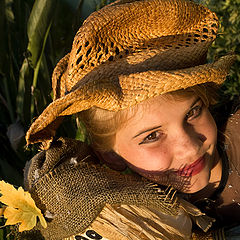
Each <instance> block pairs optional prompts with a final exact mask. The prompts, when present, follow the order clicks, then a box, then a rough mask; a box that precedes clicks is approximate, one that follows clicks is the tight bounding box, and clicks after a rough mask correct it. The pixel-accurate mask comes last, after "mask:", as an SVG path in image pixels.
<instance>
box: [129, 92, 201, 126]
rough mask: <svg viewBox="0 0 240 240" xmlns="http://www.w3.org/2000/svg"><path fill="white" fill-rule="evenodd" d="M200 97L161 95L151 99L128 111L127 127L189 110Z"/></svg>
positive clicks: (192, 95)
mask: <svg viewBox="0 0 240 240" xmlns="http://www.w3.org/2000/svg"><path fill="white" fill-rule="evenodd" d="M197 98H198V96H197V95H194V94H191V95H189V96H184V97H179V96H174V95H170V94H169V95H167V94H165V95H160V96H157V97H153V98H150V99H148V100H146V101H143V102H142V103H139V104H138V105H136V106H134V107H132V108H131V109H128V111H127V116H128V118H127V121H126V124H127V125H134V124H136V123H139V122H141V121H143V120H145V119H148V120H149V121H150V120H151V118H153V117H155V116H158V117H160V118H161V116H162V117H163V116H167V115H168V114H170V112H172V111H173V109H174V111H177V110H179V112H180V111H181V110H183V111H184V110H185V111H186V110H187V109H188V108H190V106H191V104H192V103H193V102H194V100H195V99H197ZM125 126H126V125H125Z"/></svg>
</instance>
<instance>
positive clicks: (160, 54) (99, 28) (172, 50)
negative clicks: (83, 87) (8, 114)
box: [55, 0, 218, 98]
mask: <svg viewBox="0 0 240 240" xmlns="http://www.w3.org/2000/svg"><path fill="white" fill-rule="evenodd" d="M217 28H218V20H217V17H216V15H215V14H214V13H212V12H211V11H210V10H209V9H207V8H205V7H203V6H202V5H198V4H196V3H193V2H190V1H183V0H178V1H176V0H142V1H117V2H116V3H114V4H111V5H110V6H106V7H105V8H103V9H101V10H99V11H97V12H94V13H93V14H92V15H90V16H89V17H88V18H87V20H86V21H85V22H84V24H83V25H82V27H81V28H80V29H79V31H78V32H77V34H76V36H75V39H74V42H73V46H72V51H71V53H70V57H69V60H68V66H67V69H64V71H66V72H65V74H64V84H62V85H63V86H61V88H62V89H61V94H57V93H55V95H59V96H63V95H65V93H66V92H69V91H71V89H72V88H73V86H74V85H76V84H77V83H78V82H79V81H80V80H81V79H82V78H83V77H84V76H85V75H86V74H87V73H89V72H91V71H92V70H93V69H94V68H96V67H98V66H100V65H101V64H103V63H105V62H112V61H116V60H118V59H121V58H123V59H125V60H126V58H127V59H128V62H129V61H130V62H132V61H133V62H132V63H136V62H141V61H145V60H146V58H151V59H152V60H148V62H147V65H148V67H149V68H150V69H153V68H156V69H164V70H169V69H178V68H184V67H191V66H195V65H199V64H201V63H203V62H204V61H205V57H206V52H207V49H208V47H209V45H210V44H211V43H212V41H213V40H214V39H215V37H216V33H217ZM131 56H132V57H131ZM122 61H123V60H122ZM56 70H58V67H56ZM56 70H55V71H56ZM60 70H62V69H60ZM61 75H62V74H61ZM61 81H63V80H61ZM58 82H59V81H58ZM56 98H58V97H56Z"/></svg>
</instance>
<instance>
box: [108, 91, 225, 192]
mask: <svg viewBox="0 0 240 240" xmlns="http://www.w3.org/2000/svg"><path fill="white" fill-rule="evenodd" d="M216 141H217V128H216V124H215V121H214V119H213V118H212V115H211V114H210V112H209V110H208V108H207V107H206V106H205V105H204V103H203V102H202V100H201V99H200V98H199V97H196V96H192V97H188V98H184V99H181V100H179V99H178V100H174V99H172V98H171V99H169V98H167V99H166V98H164V97H162V96H159V97H155V98H152V99H150V100H148V101H147V102H144V103H141V104H139V106H138V108H137V111H136V113H135V114H134V115H133V117H131V118H130V119H129V120H128V121H127V123H126V124H125V125H124V126H123V127H122V128H121V129H120V130H118V132H117V134H116V139H115V144H114V148H113V149H114V151H115V152H116V153H118V154H119V155H120V156H121V157H123V158H124V159H125V160H126V161H127V162H128V163H129V165H130V167H131V166H134V167H135V168H134V170H135V171H137V172H139V174H141V175H143V176H144V171H146V172H147V173H149V172H150V173H151V172H153V173H156V174H158V173H162V172H164V171H166V170H173V173H174V174H176V175H185V176H187V177H189V179H190V182H189V183H188V186H187V189H185V190H184V191H185V192H187V193H194V192H197V191H199V190H201V189H203V188H204V187H206V186H207V185H208V184H209V183H217V182H219V180H220V178H221V161H220V160H219V158H218V154H217V151H216ZM150 179H151V177H150ZM173 185H174V184H173Z"/></svg>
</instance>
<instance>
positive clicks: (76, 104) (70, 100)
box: [26, 54, 236, 144]
mask: <svg viewBox="0 0 240 240" xmlns="http://www.w3.org/2000/svg"><path fill="white" fill-rule="evenodd" d="M235 58H236V56H235V55H233V54H229V55H226V56H223V57H221V58H219V59H218V60H217V61H215V62H214V63H208V64H203V65H199V66H195V67H191V68H185V69H179V70H169V71H159V70H152V71H151V70H149V71H146V72H136V73H132V74H126V75H124V74H121V75H118V76H116V75H115V76H112V77H110V79H109V78H105V77H104V78H103V79H101V76H100V78H99V79H98V80H97V81H96V80H94V81H91V75H90V76H86V78H83V79H82V80H81V81H80V82H81V83H82V84H81V83H80V84H79V85H78V86H77V87H76V88H74V89H73V90H72V91H71V92H69V93H68V94H67V95H65V96H63V97H61V98H59V99H57V100H55V101H53V102H52V103H51V104H50V105H49V106H48V107H47V108H46V109H45V110H44V111H43V113H42V114H41V115H40V116H39V117H38V118H37V119H36V120H35V122H34V123H33V124H32V126H31V127H30V129H29V130H28V132H27V134H26V141H27V144H32V143H36V142H45V143H49V142H51V140H52V138H53V136H54V135H55V131H56V129H57V128H58V126H59V124H60V123H61V120H62V117H63V116H66V115H72V114H75V113H78V112H80V111H83V110H86V109H89V108H91V107H93V106H96V107H99V108H102V109H106V110H110V111H119V110H122V109H125V108H128V107H131V106H134V105H136V104H138V103H140V102H142V101H144V100H146V99H148V98H151V97H155V96H159V95H161V94H164V93H168V92H172V91H176V90H179V89H186V88H188V87H191V86H194V85H197V84H203V83H207V82H213V83H216V84H221V83H223V82H224V80H225V78H226V76H227V74H228V72H229V69H230V67H231V65H232V64H233V62H234V61H235ZM110 82H111V84H109V83H110Z"/></svg>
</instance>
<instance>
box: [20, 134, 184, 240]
mask: <svg viewBox="0 0 240 240" xmlns="http://www.w3.org/2000/svg"><path fill="white" fill-rule="evenodd" d="M24 185H25V187H26V189H27V190H28V191H29V192H30V193H31V196H32V198H33V199H34V200H35V203H36V205H37V206H38V207H39V208H40V209H41V210H42V212H43V213H44V215H45V217H47V220H49V221H48V225H47V228H46V229H44V228H43V227H42V226H41V225H40V224H38V226H37V227H36V228H35V229H34V230H33V231H32V232H31V231H30V232H24V233H23V234H22V235H21V236H22V238H19V239H27V236H29V235H30V236H31V234H35V233H38V232H37V231H38V230H39V231H40V232H41V235H43V236H44V237H45V239H50V240H51V239H52V240H55V239H63V238H66V237H69V236H72V235H74V234H77V233H79V232H82V231H84V230H85V229H86V228H87V227H89V225H90V224H91V223H92V222H93V221H94V220H95V219H96V218H97V216H98V215H99V213H100V212H101V211H102V209H103V208H104V206H105V205H106V204H110V205H114V204H126V205H136V206H144V207H151V208H153V209H155V210H158V211H160V212H162V213H165V214H168V215H172V216H174V215H175V216H176V215H177V214H178V213H179V209H180V207H179V202H178V198H177V196H176V195H175V194H176V191H175V190H173V189H172V188H170V187H168V188H166V187H165V188H164V187H162V188H160V186H158V185H156V184H154V183H151V182H150V181H148V180H146V179H144V178H142V177H140V176H139V175H135V174H134V175H124V174H121V173H119V172H117V171H114V170H111V169H109V168H106V167H103V166H101V165H100V164H99V163H97V162H96V158H95V157H94V155H93V154H92V153H91V149H90V148H89V147H88V146H87V145H86V144H84V143H81V142H79V141H77V140H71V139H59V140H58V141H56V142H55V141H54V142H53V143H52V145H51V148H50V149H49V150H47V151H42V152H40V153H39V154H38V155H36V156H35V157H34V158H33V159H32V160H31V162H30V163H29V164H28V166H27V167H26V169H25V184H24ZM39 239H40V237H39Z"/></svg>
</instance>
